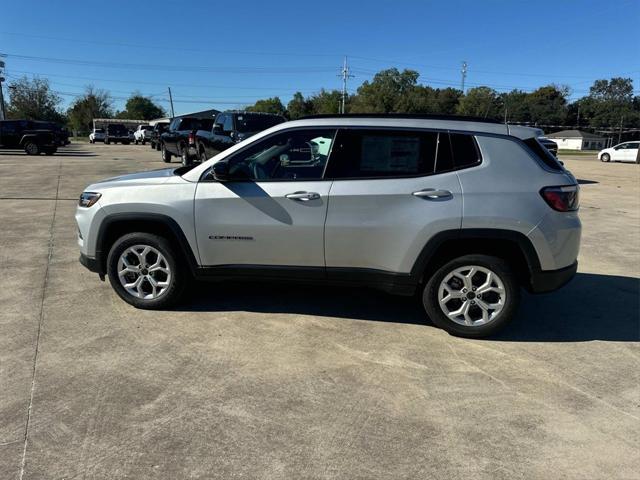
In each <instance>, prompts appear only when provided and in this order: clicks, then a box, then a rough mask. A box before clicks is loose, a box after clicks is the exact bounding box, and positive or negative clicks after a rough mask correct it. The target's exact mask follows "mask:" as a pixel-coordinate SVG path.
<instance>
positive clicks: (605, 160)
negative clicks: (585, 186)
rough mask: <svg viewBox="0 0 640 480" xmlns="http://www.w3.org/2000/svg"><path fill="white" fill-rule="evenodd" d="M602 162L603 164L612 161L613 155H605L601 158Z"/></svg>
mask: <svg viewBox="0 0 640 480" xmlns="http://www.w3.org/2000/svg"><path fill="white" fill-rule="evenodd" d="M600 161H601V162H609V161H611V155H609V154H608V153H603V154H602V155H601V156H600Z"/></svg>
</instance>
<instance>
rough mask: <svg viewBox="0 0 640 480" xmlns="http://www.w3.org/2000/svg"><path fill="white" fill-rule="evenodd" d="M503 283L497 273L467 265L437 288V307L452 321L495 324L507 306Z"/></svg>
mask: <svg viewBox="0 0 640 480" xmlns="http://www.w3.org/2000/svg"><path fill="white" fill-rule="evenodd" d="M506 300H507V297H506V289H505V286H504V283H503V281H502V280H501V279H500V277H499V276H498V275H496V273H495V272H493V271H491V270H489V269H488V268H486V267H481V266H479V265H467V266H463V267H459V268H456V269H455V270H453V271H451V272H450V273H448V274H447V275H446V276H445V277H444V278H443V279H442V281H441V282H440V285H439V287H438V304H439V305H440V309H441V310H442V312H443V313H444V314H445V315H446V316H447V317H448V318H449V319H450V320H452V321H453V322H455V323H457V324H459V325H463V326H467V327H470V326H471V327H477V326H480V325H486V324H487V323H490V322H492V321H493V320H495V319H496V317H497V316H498V315H499V314H500V312H501V311H502V310H503V308H504V307H505V303H506Z"/></svg>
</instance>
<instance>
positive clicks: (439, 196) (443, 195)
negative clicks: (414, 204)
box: [413, 188, 453, 200]
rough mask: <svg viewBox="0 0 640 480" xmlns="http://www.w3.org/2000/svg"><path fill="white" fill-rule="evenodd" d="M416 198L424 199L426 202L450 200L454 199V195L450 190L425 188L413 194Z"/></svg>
mask: <svg viewBox="0 0 640 480" xmlns="http://www.w3.org/2000/svg"><path fill="white" fill-rule="evenodd" d="M413 195H414V196H416V197H420V198H424V199H425V200H449V199H450V198H453V193H451V192H450V191H449V190H436V189H435V188H425V189H423V190H418V191H417V192H413Z"/></svg>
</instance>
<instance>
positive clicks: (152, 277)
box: [117, 245, 172, 300]
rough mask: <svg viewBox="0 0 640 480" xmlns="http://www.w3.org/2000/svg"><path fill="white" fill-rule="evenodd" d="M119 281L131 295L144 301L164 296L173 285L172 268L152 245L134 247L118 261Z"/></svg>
mask: <svg viewBox="0 0 640 480" xmlns="http://www.w3.org/2000/svg"><path fill="white" fill-rule="evenodd" d="M117 271H118V279H119V280H120V284H121V285H122V287H123V288H124V289H125V290H126V291H127V293H128V294H129V295H132V296H133V297H136V298H141V299H144V300H154V299H156V298H158V297H160V296H162V295H163V294H164V293H165V292H166V291H167V289H168V288H169V286H170V285H171V277H172V275H171V268H170V267H169V262H167V259H166V258H165V257H164V255H163V254H162V253H161V252H160V251H159V250H158V249H157V248H154V247H152V246H150V245H133V246H131V247H129V248H127V249H126V250H125V251H124V252H122V254H121V255H120V258H119V259H118V270H117Z"/></svg>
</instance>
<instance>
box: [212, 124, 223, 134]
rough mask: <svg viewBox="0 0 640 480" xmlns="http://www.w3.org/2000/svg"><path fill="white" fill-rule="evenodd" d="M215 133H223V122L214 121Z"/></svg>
mask: <svg viewBox="0 0 640 480" xmlns="http://www.w3.org/2000/svg"><path fill="white" fill-rule="evenodd" d="M213 133H217V134H219V135H220V134H222V124H221V123H214V124H213Z"/></svg>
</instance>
